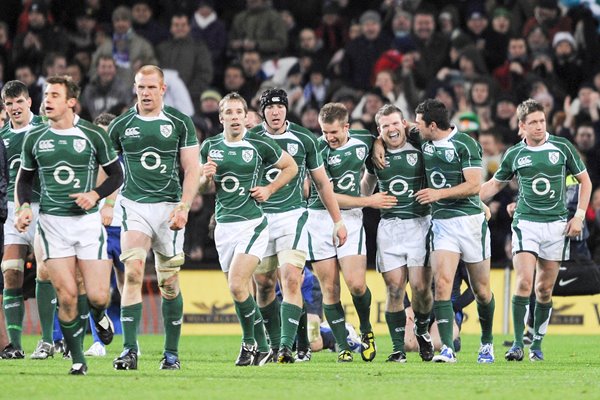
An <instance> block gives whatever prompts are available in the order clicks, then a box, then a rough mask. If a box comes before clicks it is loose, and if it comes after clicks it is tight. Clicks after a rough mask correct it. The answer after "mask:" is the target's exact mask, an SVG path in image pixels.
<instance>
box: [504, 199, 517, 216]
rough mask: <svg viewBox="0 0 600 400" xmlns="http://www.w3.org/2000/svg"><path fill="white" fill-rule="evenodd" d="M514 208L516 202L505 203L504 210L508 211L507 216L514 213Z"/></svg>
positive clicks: (515, 207)
mask: <svg viewBox="0 0 600 400" xmlns="http://www.w3.org/2000/svg"><path fill="white" fill-rule="evenodd" d="M516 209H517V203H515V202H514V201H513V202H512V203H510V204H507V205H506V212H507V213H508V216H509V217H511V218H512V217H513V216H514V215H515V210H516Z"/></svg>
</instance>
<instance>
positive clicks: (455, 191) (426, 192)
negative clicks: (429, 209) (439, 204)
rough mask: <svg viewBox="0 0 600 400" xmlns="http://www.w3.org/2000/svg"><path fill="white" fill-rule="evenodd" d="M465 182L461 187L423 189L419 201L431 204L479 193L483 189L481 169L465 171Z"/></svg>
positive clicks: (418, 197) (419, 193)
mask: <svg viewBox="0 0 600 400" xmlns="http://www.w3.org/2000/svg"><path fill="white" fill-rule="evenodd" d="M463 175H464V177H465V181H464V182H463V183H461V184H460V185H456V186H452V187H449V188H444V189H431V188H426V189H421V190H419V191H418V192H417V196H416V197H417V201H418V202H419V203H421V204H431V203H435V202H436V201H440V200H443V199H462V198H466V197H469V196H473V195H475V194H478V193H479V189H480V187H481V168H467V169H464V170H463Z"/></svg>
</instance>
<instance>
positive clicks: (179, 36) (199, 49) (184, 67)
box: [156, 14, 213, 108]
mask: <svg viewBox="0 0 600 400" xmlns="http://www.w3.org/2000/svg"><path fill="white" fill-rule="evenodd" d="M171 36H172V38H171V39H170V40H167V41H165V42H162V43H161V44H160V45H159V46H158V47H157V49H156V54H157V56H158V60H159V62H160V66H161V67H162V68H168V69H174V70H176V71H177V72H179V77H180V78H181V80H183V83H185V85H186V86H187V88H188V90H189V93H190V96H192V99H197V98H199V97H200V94H201V93H202V92H203V91H204V90H205V89H206V88H207V87H208V86H209V85H210V83H211V82H212V78H213V64H212V61H211V54H210V52H209V50H208V48H207V47H206V45H205V44H204V42H203V41H195V40H194V39H193V38H192V37H191V35H190V23H189V19H188V17H187V15H185V14H175V15H173V17H171ZM175 108H178V107H175Z"/></svg>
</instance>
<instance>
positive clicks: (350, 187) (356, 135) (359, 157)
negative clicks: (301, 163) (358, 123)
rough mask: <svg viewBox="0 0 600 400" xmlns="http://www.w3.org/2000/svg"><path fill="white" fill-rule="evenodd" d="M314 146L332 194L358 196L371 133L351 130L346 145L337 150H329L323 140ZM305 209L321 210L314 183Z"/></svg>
mask: <svg viewBox="0 0 600 400" xmlns="http://www.w3.org/2000/svg"><path fill="white" fill-rule="evenodd" d="M318 143H319V147H320V152H321V156H322V157H323V163H324V165H325V170H326V171H327V175H328V176H329V179H330V180H331V182H332V184H333V191H334V192H335V193H340V194H346V195H349V196H354V197H358V196H360V178H361V174H362V168H363V166H364V165H365V162H366V161H367V157H369V154H370V153H371V148H372V146H373V136H372V135H371V133H370V132H369V131H367V130H363V129H360V130H358V129H357V130H354V129H352V130H350V137H349V138H348V141H347V142H346V143H345V144H344V145H343V146H341V147H339V148H337V149H332V148H331V147H329V145H328V144H327V141H326V140H325V138H323V137H321V138H319V140H318ZM308 208H311V209H313V210H325V206H324V205H323V203H322V202H321V198H320V197H319V193H318V192H317V189H316V187H315V185H314V183H312V184H311V190H310V197H309V199H308Z"/></svg>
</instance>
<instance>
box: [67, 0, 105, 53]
mask: <svg viewBox="0 0 600 400" xmlns="http://www.w3.org/2000/svg"><path fill="white" fill-rule="evenodd" d="M97 22H98V21H97V16H96V14H94V12H93V11H92V9H90V8H87V9H83V10H81V11H80V12H79V13H77V16H76V17H75V30H72V31H70V32H68V34H67V36H68V38H69V53H68V55H69V57H71V56H73V55H74V54H77V53H79V52H86V53H89V54H92V53H93V52H94V51H95V50H96V40H97V30H98V26H97Z"/></svg>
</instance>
